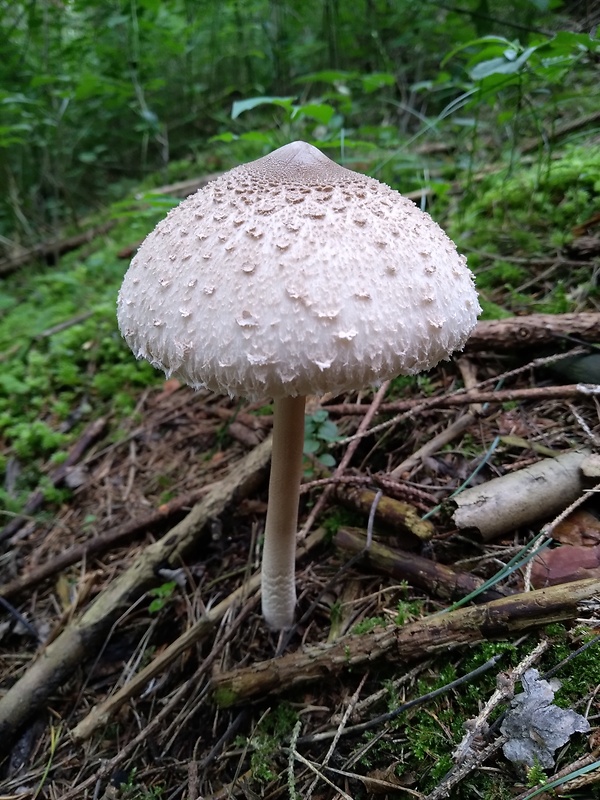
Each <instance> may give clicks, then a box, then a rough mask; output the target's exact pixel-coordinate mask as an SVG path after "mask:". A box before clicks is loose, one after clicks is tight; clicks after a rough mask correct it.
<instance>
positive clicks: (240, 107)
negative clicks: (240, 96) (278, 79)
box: [231, 97, 295, 119]
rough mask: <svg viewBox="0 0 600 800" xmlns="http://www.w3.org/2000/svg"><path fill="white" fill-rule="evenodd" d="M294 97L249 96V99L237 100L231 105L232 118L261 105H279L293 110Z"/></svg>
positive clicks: (289, 110) (287, 109)
mask: <svg viewBox="0 0 600 800" xmlns="http://www.w3.org/2000/svg"><path fill="white" fill-rule="evenodd" d="M294 99H295V98H293V97H249V98H248V99H247V100H236V101H235V103H234V104H233V105H232V107H231V119H237V118H238V117H239V116H240V114H243V113H244V112H245V111H252V109H254V108H258V107H259V106H267V105H270V106H279V107H280V108H285V109H286V111H288V112H291V110H292V106H293V102H294Z"/></svg>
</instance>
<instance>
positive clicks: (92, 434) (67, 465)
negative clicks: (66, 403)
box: [0, 417, 106, 542]
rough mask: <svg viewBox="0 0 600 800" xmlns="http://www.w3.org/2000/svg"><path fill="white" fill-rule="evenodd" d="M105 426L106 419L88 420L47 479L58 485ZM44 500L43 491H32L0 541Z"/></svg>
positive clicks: (16, 528)
mask: <svg viewBox="0 0 600 800" xmlns="http://www.w3.org/2000/svg"><path fill="white" fill-rule="evenodd" d="M105 428H106V419H104V417H99V418H98V419H96V420H94V421H93V422H90V424H89V425H88V426H87V428H86V429H85V430H84V431H83V433H82V434H81V436H80V437H79V440H78V441H77V442H75V444H74V445H73V447H72V448H71V450H70V451H69V454H68V456H67V458H66V460H65V461H63V463H62V464H59V465H58V466H57V467H55V468H54V469H53V470H52V472H50V474H49V475H48V480H49V481H50V482H51V483H52V485H53V486H60V485H61V484H62V483H63V482H64V481H65V480H66V479H67V478H68V475H69V471H70V470H71V469H72V468H73V467H74V465H75V464H77V462H78V461H79V460H80V459H81V457H82V456H83V454H84V453H85V451H86V450H87V449H88V447H90V446H91V445H92V444H93V443H94V442H95V441H96V440H97V439H99V438H100V436H102V434H103V433H104V429H105ZM43 502H44V493H43V492H41V491H39V490H38V491H35V492H33V493H32V494H31V495H30V496H29V497H28V499H27V502H26V503H25V507H24V508H23V516H17V517H13V519H11V521H10V522H9V523H8V524H6V525H5V526H4V527H3V528H2V529H1V530H0V542H4V541H5V540H6V539H10V537H11V536H14V534H15V533H17V531H18V530H20V528H21V527H22V526H23V525H24V524H25V523H26V522H27V517H28V516H29V515H31V514H33V512H34V511H37V510H38V509H39V508H41V506H42V504H43Z"/></svg>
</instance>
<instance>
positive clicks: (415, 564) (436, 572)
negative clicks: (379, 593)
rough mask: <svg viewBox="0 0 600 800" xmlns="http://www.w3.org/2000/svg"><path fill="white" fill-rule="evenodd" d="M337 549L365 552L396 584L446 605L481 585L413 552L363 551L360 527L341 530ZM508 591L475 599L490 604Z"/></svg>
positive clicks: (377, 545) (378, 547) (375, 545)
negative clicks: (446, 602)
mask: <svg viewBox="0 0 600 800" xmlns="http://www.w3.org/2000/svg"><path fill="white" fill-rule="evenodd" d="M334 542H335V545H336V547H339V548H340V549H341V550H345V551H347V552H349V553H360V552H361V551H364V561H365V563H367V564H370V566H372V567H374V568H375V569H378V570H380V571H381V572H385V573H386V574H388V575H391V576H392V577H394V578H396V579H397V580H399V581H408V583H409V584H410V585H411V586H417V587H418V588H419V589H425V590H426V591H428V592H430V593H431V594H433V595H435V596H436V597H439V598H441V599H442V600H447V601H448V602H454V601H455V600H459V599H460V598H462V597H466V595H468V594H471V592H475V591H477V590H478V589H479V588H480V587H481V586H482V585H483V583H484V581H483V580H482V579H481V578H478V577H477V576H476V575H471V573H470V572H461V571H458V570H455V569H453V568H452V567H448V566H446V565H445V564H438V563H437V562H435V561H432V560H431V559H429V558H423V557H422V556H418V555H416V554H415V553H408V552H406V551H405V550H398V549H395V548H392V547H388V546H387V545H385V544H383V543H382V542H379V541H373V542H372V543H371V546H370V547H369V549H368V550H365V546H366V542H367V537H366V533H365V532H364V531H362V530H360V529H359V528H340V529H339V530H338V532H337V533H336V535H335V539H334ZM507 594H511V592H508V591H503V590H502V589H488V590H487V591H485V592H482V593H481V594H480V595H479V597H478V598H477V599H478V601H479V602H489V601H491V600H498V599H499V598H500V597H505V596H506V595H507Z"/></svg>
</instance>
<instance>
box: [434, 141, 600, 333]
mask: <svg viewBox="0 0 600 800" xmlns="http://www.w3.org/2000/svg"><path fill="white" fill-rule="evenodd" d="M598 213H600V143H597V144H594V143H592V144H581V145H572V146H569V147H566V148H565V149H564V150H563V151H562V152H561V154H560V156H556V155H555V154H552V153H551V154H550V155H548V156H540V157H538V158H536V160H535V161H534V163H533V164H531V165H529V166H524V165H522V164H519V165H516V166H515V165H513V166H512V167H511V168H506V169H503V170H501V171H498V172H495V173H493V174H491V175H488V176H485V177H483V178H482V180H481V181H477V182H475V181H473V182H472V183H471V184H470V185H468V186H467V189H466V191H465V193H464V195H463V196H462V197H461V198H460V201H459V203H458V205H457V208H456V212H455V213H454V214H452V216H451V218H450V220H449V225H448V232H449V234H450V235H451V236H452V237H453V238H454V240H455V241H456V242H457V243H458V246H459V248H460V249H462V250H463V251H464V252H466V253H467V254H468V258H469V266H470V267H471V269H473V270H474V272H475V273H476V275H477V287H478V289H479V291H480V293H481V303H482V306H483V309H484V313H483V318H484V319H485V318H488V319H495V318H499V317H502V316H507V315H510V314H513V313H526V312H527V313H533V312H540V313H553V314H558V313H565V312H568V311H572V310H575V309H576V308H577V307H578V304H580V303H581V302H582V301H584V300H587V299H588V298H590V299H592V300H597V299H598V297H599V289H598V286H597V285H596V280H595V277H594V273H593V270H592V268H591V266H592V265H591V264H590V262H589V261H586V260H585V259H583V260H581V266H580V267H578V266H574V265H573V263H572V259H570V258H569V250H568V248H569V245H570V244H571V243H572V242H573V240H574V238H575V237H576V232H577V228H578V226H582V225H584V224H585V223H586V222H588V221H589V220H591V219H592V218H594V217H595V216H596V215H597V214H598ZM553 259H554V260H555V261H556V262H557V267H556V269H554V270H553V271H552V272H551V274H550V275H549V278H548V279H547V280H544V279H540V282H539V284H538V283H536V281H535V274H536V270H539V271H540V272H542V271H543V270H544V269H546V268H548V267H549V266H551V264H552V260H553ZM561 259H562V260H563V261H565V262H568V263H566V264H565V265H564V266H561V264H560V262H561ZM530 262H533V263H530ZM536 264H537V265H539V267H538V266H536Z"/></svg>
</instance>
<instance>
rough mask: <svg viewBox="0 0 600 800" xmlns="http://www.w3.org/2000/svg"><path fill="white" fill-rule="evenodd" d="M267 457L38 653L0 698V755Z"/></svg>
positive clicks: (242, 492) (267, 448)
mask: <svg viewBox="0 0 600 800" xmlns="http://www.w3.org/2000/svg"><path fill="white" fill-rule="evenodd" d="M270 456H271V439H270V438H268V439H266V440H265V441H264V442H263V443H262V444H260V445H259V446H258V447H257V448H255V449H254V450H252V451H251V452H250V453H248V454H247V455H246V456H244V458H242V459H241V460H240V461H239V462H238V463H237V464H236V465H235V466H234V467H233V469H232V473H231V474H230V475H229V476H228V477H226V478H225V479H224V480H222V481H220V482H219V483H217V484H215V485H214V486H213V488H212V489H211V491H210V492H209V494H208V495H207V496H206V497H205V498H204V499H203V500H202V501H201V502H200V503H198V504H197V505H196V506H194V508H193V509H192V511H190V513H189V514H188V515H187V516H186V517H185V519H183V520H182V521H181V522H179V523H178V524H177V525H175V527H174V528H172V529H171V530H170V531H168V532H167V533H166V534H165V535H164V536H163V537H162V538H161V539H159V540H158V541H156V542H154V543H152V544H151V545H149V546H148V547H146V548H145V550H143V551H142V553H140V555H139V556H138V557H137V558H136V559H135V561H134V562H133V564H132V565H131V566H130V567H129V568H128V569H127V570H126V571H125V572H124V573H123V574H122V575H120V576H119V577H118V578H117V579H116V580H115V581H114V582H113V583H112V584H110V585H109V586H107V587H106V589H104V590H103V591H102V592H101V593H100V594H99V595H98V596H97V597H96V599H95V600H94V602H93V603H92V604H91V605H90V606H89V607H88V608H87V610H86V611H85V612H84V613H83V614H82V615H81V616H79V617H77V618H75V619H74V620H73V621H72V622H70V623H69V624H68V625H67V627H66V628H65V629H64V631H63V632H62V633H61V634H60V635H59V636H58V637H57V638H56V639H55V640H54V641H52V642H51V643H50V644H48V645H47V646H46V647H44V648H43V649H42V651H41V652H40V653H39V656H38V658H37V659H36V660H35V661H34V662H33V663H32V664H31V666H30V667H29V668H28V669H27V671H26V672H25V673H24V674H23V676H22V677H21V678H20V679H19V680H18V681H17V682H16V683H15V684H14V685H13V686H12V687H11V688H10V689H9V690H8V691H7V692H6V694H5V695H4V697H2V698H0V754H1V753H2V752H3V751H6V750H8V749H9V748H10V746H11V744H12V743H13V742H14V740H15V738H16V736H17V735H18V732H19V730H20V728H21V727H22V725H23V724H24V723H25V722H26V721H27V720H28V719H29V718H30V717H31V716H32V715H33V714H34V713H35V712H36V711H37V710H38V709H39V708H40V707H41V706H42V705H43V704H44V703H45V702H46V700H47V699H48V698H49V697H50V695H51V694H52V692H54V691H55V690H56V689H57V688H58V687H59V686H61V685H62V684H63V683H64V682H65V680H67V678H68V677H69V676H70V675H71V673H72V672H73V671H74V670H75V669H76V668H77V667H78V666H79V665H80V664H81V663H82V662H84V661H85V660H86V659H88V658H90V656H92V655H93V654H94V653H95V652H96V649H97V648H98V647H99V646H100V645H101V644H102V642H103V641H104V640H105V637H106V634H107V632H108V630H109V629H110V627H111V626H112V625H113V624H114V623H115V621H116V620H117V619H118V618H119V617H120V616H121V615H122V614H124V613H126V612H127V610H128V609H129V608H130V607H131V604H132V603H134V602H135V600H137V599H138V598H139V597H140V596H141V595H142V594H143V592H144V591H145V590H146V589H147V588H148V587H149V586H152V585H154V584H156V582H157V580H158V579H157V570H158V568H159V567H170V568H177V567H179V566H181V561H182V560H183V559H184V558H185V556H186V554H187V553H188V552H189V551H190V550H191V549H192V547H193V546H194V545H195V544H196V543H197V540H198V536H199V535H200V534H201V533H202V532H203V530H204V529H205V526H206V524H207V523H208V522H209V521H210V520H212V519H215V518H217V517H219V516H220V515H221V514H222V513H223V511H224V510H225V508H226V507H227V506H228V505H230V504H231V503H232V502H233V501H237V500H239V499H241V498H242V497H244V496H247V495H248V494H249V493H251V492H252V491H253V490H255V489H256V487H257V485H258V484H259V482H262V480H263V477H264V471H265V468H266V467H267V465H268V463H269V459H270Z"/></svg>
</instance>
